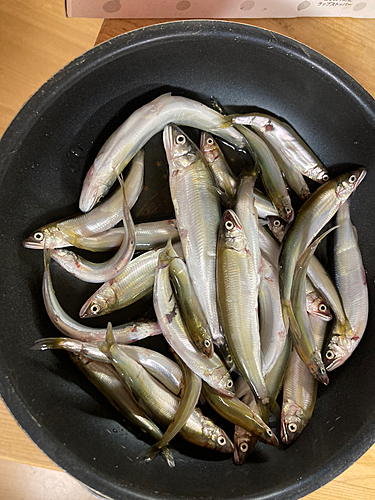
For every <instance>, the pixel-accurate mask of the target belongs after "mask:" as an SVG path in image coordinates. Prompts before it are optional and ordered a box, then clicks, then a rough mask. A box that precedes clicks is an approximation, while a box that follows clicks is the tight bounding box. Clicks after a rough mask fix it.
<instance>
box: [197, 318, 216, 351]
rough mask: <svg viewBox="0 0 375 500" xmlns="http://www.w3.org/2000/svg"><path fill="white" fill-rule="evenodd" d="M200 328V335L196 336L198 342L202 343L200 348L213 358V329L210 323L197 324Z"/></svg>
mask: <svg viewBox="0 0 375 500" xmlns="http://www.w3.org/2000/svg"><path fill="white" fill-rule="evenodd" d="M197 328H198V330H199V335H197V337H196V342H197V343H198V344H199V345H200V349H201V351H202V352H203V354H205V355H206V356H208V357H209V358H212V356H213V353H214V344H213V342H212V335H211V330H210V327H209V325H208V323H206V324H200V325H198V326H197Z"/></svg>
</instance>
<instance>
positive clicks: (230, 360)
mask: <svg viewBox="0 0 375 500" xmlns="http://www.w3.org/2000/svg"><path fill="white" fill-rule="evenodd" d="M227 361H228V363H231V362H232V361H233V360H232V356H231V355H230V354H228V356H227Z"/></svg>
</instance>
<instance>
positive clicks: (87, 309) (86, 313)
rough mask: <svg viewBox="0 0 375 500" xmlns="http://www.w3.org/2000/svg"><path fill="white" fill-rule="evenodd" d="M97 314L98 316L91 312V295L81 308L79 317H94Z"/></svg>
mask: <svg viewBox="0 0 375 500" xmlns="http://www.w3.org/2000/svg"><path fill="white" fill-rule="evenodd" d="M95 316H98V314H94V313H93V312H91V297H90V298H89V299H87V300H86V302H85V303H84V304H83V306H82V307H81V310H80V311H79V317H80V318H94V317H95Z"/></svg>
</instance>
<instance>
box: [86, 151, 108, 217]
mask: <svg viewBox="0 0 375 500" xmlns="http://www.w3.org/2000/svg"><path fill="white" fill-rule="evenodd" d="M103 156H104V153H99V154H98V155H97V157H96V158H95V161H94V163H93V165H92V166H91V167H90V168H89V170H88V172H87V174H86V177H85V179H84V181H83V185H82V190H81V195H80V198H79V209H80V210H81V212H89V211H90V210H91V209H92V208H93V207H94V206H95V205H96V204H97V203H98V202H99V201H100V200H101V199H102V198H104V196H105V195H106V194H107V193H108V191H109V189H110V187H111V186H112V184H113V182H114V178H113V171H114V165H113V166H111V168H107V169H101V168H100V167H99V165H100V164H101V163H102V162H103V159H102V157H103Z"/></svg>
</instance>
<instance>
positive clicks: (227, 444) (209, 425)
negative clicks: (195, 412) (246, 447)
mask: <svg viewBox="0 0 375 500" xmlns="http://www.w3.org/2000/svg"><path fill="white" fill-rule="evenodd" d="M202 418H203V426H202V427H203V434H204V436H205V438H206V440H207V446H208V448H210V449H212V450H216V451H220V452H221V453H233V451H234V446H233V443H232V441H231V440H230V439H229V437H228V436H227V434H226V433H225V432H224V431H223V429H221V428H220V427H219V426H217V425H215V424H214V423H213V422H212V420H210V419H209V418H207V417H203V415H202Z"/></svg>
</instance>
